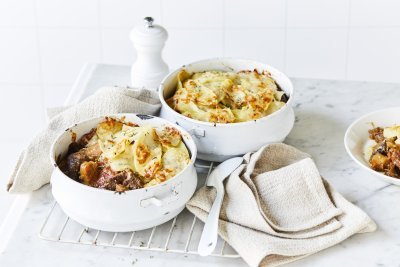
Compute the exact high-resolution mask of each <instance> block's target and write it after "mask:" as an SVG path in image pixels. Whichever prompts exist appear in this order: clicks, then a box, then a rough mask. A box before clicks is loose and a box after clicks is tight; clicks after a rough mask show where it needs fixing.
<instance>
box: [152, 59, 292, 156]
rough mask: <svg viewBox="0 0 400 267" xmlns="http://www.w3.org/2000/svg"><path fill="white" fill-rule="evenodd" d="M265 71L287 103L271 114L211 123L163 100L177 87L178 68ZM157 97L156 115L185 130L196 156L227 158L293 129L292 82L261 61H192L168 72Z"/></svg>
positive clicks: (256, 147) (272, 139)
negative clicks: (250, 119)
mask: <svg viewBox="0 0 400 267" xmlns="http://www.w3.org/2000/svg"><path fill="white" fill-rule="evenodd" d="M254 69H257V70H258V71H260V72H262V71H264V70H265V71H268V72H270V73H271V77H272V78H273V79H274V80H275V81H276V83H277V84H278V85H279V87H280V88H281V89H282V90H283V91H285V93H286V94H287V95H288V96H289V100H288V101H287V103H286V104H285V105H284V106H283V107H282V108H280V109H279V110H277V111H275V112H274V113H272V114H270V115H268V116H265V117H262V118H259V119H256V120H252V121H246V122H239V123H227V124H224V123H213V122H205V121H199V120H194V119H191V118H189V117H186V116H184V115H182V114H180V113H178V112H177V111H175V110H173V109H172V108H171V107H170V106H169V105H168V104H167V102H166V100H167V99H169V98H170V97H172V96H173V94H174V93H175V91H176V87H177V82H178V79H177V75H178V73H179V72H180V71H181V70H186V71H187V72H189V73H194V72H202V71H210V70H219V71H234V72H239V71H243V70H254ZM159 96H160V101H161V104H162V108H161V114H160V117H162V118H165V119H167V120H169V121H171V122H173V123H176V124H177V125H179V126H181V127H182V128H184V129H185V130H187V131H188V132H189V133H190V134H191V135H192V136H193V139H194V141H195V143H196V145H197V149H198V158H200V159H204V160H211V161H223V160H226V159H228V158H230V157H234V156H237V155H243V154H245V153H247V152H251V151H256V150H257V149H259V148H260V147H261V146H263V145H265V144H267V143H276V142H282V141H283V140H284V139H285V138H286V136H287V135H288V134H289V132H290V131H291V130H292V128H293V124H294V119H295V117H294V112H293V109H292V107H291V105H292V102H293V85H292V83H291V81H290V79H289V78H288V77H287V76H286V75H285V74H283V73H282V72H280V71H279V70H277V69H275V68H274V67H271V66H269V65H266V64H264V63H260V62H256V61H252V60H244V59H233V58H216V59H207V60H203V61H198V62H194V63H191V64H188V65H185V66H182V67H181V68H179V69H177V70H175V71H173V72H171V73H170V74H168V76H166V77H165V78H164V79H163V81H162V82H161V84H160V87H159Z"/></svg>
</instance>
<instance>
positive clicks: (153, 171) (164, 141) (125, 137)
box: [96, 119, 190, 187]
mask: <svg viewBox="0 0 400 267" xmlns="http://www.w3.org/2000/svg"><path fill="white" fill-rule="evenodd" d="M96 133H97V135H96V140H97V142H98V143H99V146H100V149H101V150H102V155H101V157H102V160H103V161H104V162H107V163H108V164H109V165H110V167H111V169H112V170H113V171H123V170H125V169H130V170H132V171H134V172H137V173H138V174H139V175H140V176H141V179H142V180H143V182H144V183H146V185H145V187H146V186H151V185H155V184H158V183H161V182H164V181H166V180H168V179H169V178H171V177H173V176H175V175H176V174H178V173H179V172H180V171H182V170H183V169H184V168H185V167H186V166H187V165H188V164H189V161H190V157H189V152H188V150H187V148H186V146H185V144H184V143H183V142H182V138H181V135H180V133H179V131H178V130H177V129H175V128H173V127H160V128H154V127H152V126H149V125H145V126H130V125H127V124H124V123H123V122H119V121H116V120H114V119H107V120H106V121H104V122H102V123H100V124H99V125H98V126H97V131H96Z"/></svg>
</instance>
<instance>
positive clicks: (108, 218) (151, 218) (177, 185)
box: [50, 114, 197, 232]
mask: <svg viewBox="0 0 400 267" xmlns="http://www.w3.org/2000/svg"><path fill="white" fill-rule="evenodd" d="M122 116H125V121H128V122H133V123H137V124H139V125H143V124H146V125H152V126H163V125H169V126H172V127H175V128H176V129H178V130H179V131H180V133H181V135H182V138H183V141H184V143H185V144H186V147H187V148H188V150H189V153H190V157H191V158H190V163H189V165H188V166H186V168H185V169H183V170H182V171H181V172H180V173H178V174H177V175H176V176H175V177H172V178H170V179H169V180H167V181H166V182H164V183H162V184H159V185H156V186H152V187H148V188H141V189H136V190H130V191H126V192H124V193H116V192H114V191H109V190H103V189H98V188H94V187H90V186H87V185H84V184H81V183H79V182H77V181H74V180H73V179H71V178H69V177H68V176H66V175H65V174H64V173H63V172H62V171H61V170H60V169H59V168H58V166H57V163H56V159H57V157H59V155H61V156H65V154H66V152H67V150H68V146H69V144H70V143H71V135H72V134H71V131H72V132H74V133H76V136H77V138H78V139H79V138H80V137H81V136H82V135H83V134H85V133H87V132H89V131H90V130H91V129H92V128H94V127H96V126H97V124H98V123H99V122H101V121H103V120H104V117H100V118H94V119H90V120H87V121H83V122H80V123H78V124H76V125H75V126H73V127H70V128H68V129H67V130H66V131H65V132H63V133H62V134H61V135H60V136H58V138H57V139H56V141H55V142H54V143H53V146H52V148H51V152H50V153H51V154H50V159H51V162H52V163H53V164H54V166H55V169H54V171H53V174H52V177H51V185H52V193H53V196H54V198H55V199H56V201H57V202H58V204H59V205H60V206H61V208H62V209H63V211H64V212H65V213H66V214H67V215H68V216H69V217H70V218H72V219H73V220H75V221H77V222H79V223H81V224H83V225H85V226H88V227H91V228H94V229H99V230H103V231H112V232H129V231H137V230H142V229H146V228H150V227H153V226H156V225H159V224H162V223H164V222H166V221H168V220H170V219H171V218H173V217H175V216H176V215H177V214H178V213H180V212H181V211H182V210H183V209H184V207H185V204H186V202H187V201H188V200H189V199H190V198H191V197H192V195H193V193H194V191H195V189H196V186H197V174H196V170H195V167H194V162H195V160H196V155H197V149H196V145H195V143H194V141H193V139H192V138H191V136H190V135H189V134H188V133H187V132H186V131H185V130H183V129H182V128H180V127H179V126H176V125H173V124H171V123H170V122H168V121H165V120H164V119H161V118H157V117H153V116H148V115H136V114H118V115H110V116H109V117H114V118H120V117H122Z"/></svg>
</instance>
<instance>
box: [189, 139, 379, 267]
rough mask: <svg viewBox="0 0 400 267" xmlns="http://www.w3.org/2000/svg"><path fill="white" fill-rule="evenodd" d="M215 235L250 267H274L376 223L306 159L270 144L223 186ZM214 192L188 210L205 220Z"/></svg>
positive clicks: (198, 197) (204, 191)
mask: <svg viewBox="0 0 400 267" xmlns="http://www.w3.org/2000/svg"><path fill="white" fill-rule="evenodd" d="M225 191H226V192H225V197H224V201H223V204H222V208H221V213H220V220H219V234H220V235H221V237H222V238H223V239H225V240H226V241H227V242H228V243H229V244H230V245H231V246H232V247H233V248H234V249H235V250H236V251H237V252H238V253H239V254H240V256H241V257H242V258H243V259H244V260H245V261H246V262H247V263H248V264H249V265H250V266H277V265H281V264H284V263H288V262H291V261H294V260H297V259H300V258H303V257H305V256H307V255H310V254H313V253H316V252H318V251H320V250H323V249H325V248H328V247H330V246H333V245H335V244H337V243H339V242H341V241H343V240H345V239H346V238H348V237H349V236H351V235H353V234H355V233H363V232H371V231H374V230H375V228H376V226H375V223H374V222H373V221H372V220H371V219H370V218H369V217H368V215H367V214H365V213H364V212H363V211H362V210H360V209H359V208H358V207H356V206H354V205H353V204H351V203H350V202H348V201H347V200H346V199H344V198H343V197H342V196H341V195H340V194H339V193H337V192H336V191H335V190H334V189H333V188H332V187H331V186H330V185H329V184H328V183H327V182H326V181H325V180H324V179H322V178H321V176H320V174H319V172H318V169H317V167H316V166H315V164H314V162H313V160H312V159H311V158H310V156H309V155H307V154H305V153H303V152H301V151H299V150H297V149H295V148H293V147H291V146H288V145H285V144H271V145H267V146H265V147H263V148H261V149H260V150H259V151H257V152H255V153H249V154H246V155H245V156H244V164H243V165H242V166H240V167H239V168H238V169H236V170H235V171H234V172H233V173H232V174H231V176H230V177H229V179H228V180H227V182H226V185H225ZM214 198H215V190H214V189H210V188H207V187H203V188H201V189H200V190H198V191H197V192H196V194H195V195H194V196H193V198H192V199H191V200H190V201H189V202H188V203H187V208H188V209H189V210H190V211H191V212H192V213H194V214H195V215H196V216H197V217H199V218H200V219H201V220H202V221H205V220H206V218H207V215H208V212H209V210H210V209H211V205H212V203H213V200H214Z"/></svg>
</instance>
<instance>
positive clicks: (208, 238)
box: [197, 183, 225, 256]
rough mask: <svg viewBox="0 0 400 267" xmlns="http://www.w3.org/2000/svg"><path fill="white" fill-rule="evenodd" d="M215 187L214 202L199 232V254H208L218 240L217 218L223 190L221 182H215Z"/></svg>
mask: <svg viewBox="0 0 400 267" xmlns="http://www.w3.org/2000/svg"><path fill="white" fill-rule="evenodd" d="M216 189H217V196H216V197H215V200H214V204H213V205H212V207H211V210H210V213H209V214H208V217H207V220H206V224H205V225H204V229H203V233H202V234H201V238H200V243H199V247H198V249H197V251H198V253H199V255H201V256H208V255H210V254H211V253H212V252H213V251H214V249H215V246H216V245H217V241H218V219H219V213H220V210H221V205H222V201H223V199H224V194H225V190H224V186H223V184H222V183H218V184H216Z"/></svg>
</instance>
